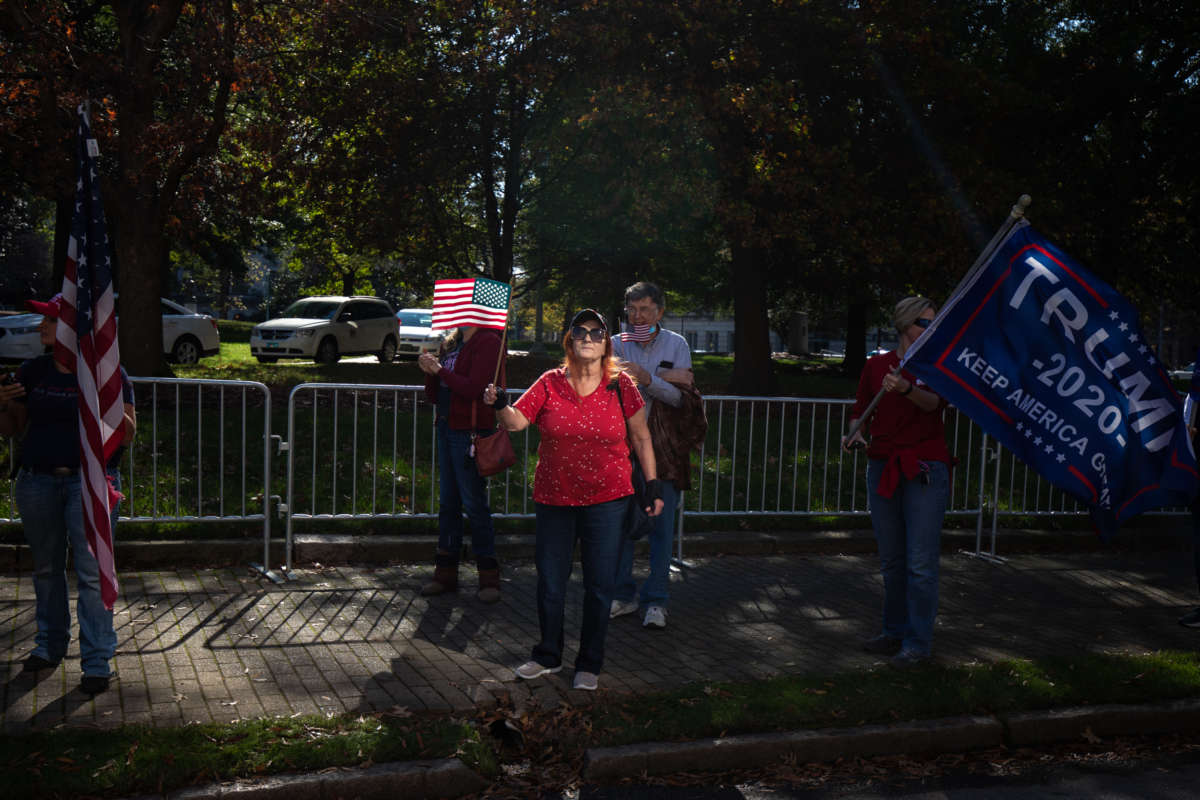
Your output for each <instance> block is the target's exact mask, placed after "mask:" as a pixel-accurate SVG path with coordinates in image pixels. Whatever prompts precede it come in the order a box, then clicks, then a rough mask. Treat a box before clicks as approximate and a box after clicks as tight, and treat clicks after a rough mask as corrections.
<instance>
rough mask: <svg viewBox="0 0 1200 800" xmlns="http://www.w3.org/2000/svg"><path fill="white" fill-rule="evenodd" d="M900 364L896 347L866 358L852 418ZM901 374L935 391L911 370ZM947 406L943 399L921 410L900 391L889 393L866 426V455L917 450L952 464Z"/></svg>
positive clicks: (889, 455) (884, 456) (924, 456)
mask: <svg viewBox="0 0 1200 800" xmlns="http://www.w3.org/2000/svg"><path fill="white" fill-rule="evenodd" d="M899 364H900V357H899V356H898V355H896V351H895V350H892V351H891V352H888V353H883V354H881V355H877V356H872V357H871V358H868V359H867V363H866V366H864V367H863V371H862V377H861V378H859V381H858V396H857V398H856V399H855V402H854V409H853V411H851V412H850V416H851V417H853V418H858V417H861V416H862V413H863V411H865V410H866V408H867V406H868V405H870V404H871V400H872V399H874V397H875V395H876V394H878V393H879V389H880V388H881V387H882V386H883V378H884V376H885V375H887V374H888V373H889V372H891V371H892V370H894V369H895V368H896V367H897V366H898V365H899ZM900 374H901V375H902V376H903V377H904V379H905V380H909V381H912V382H913V385H915V386H919V387H921V388H922V389H924V390H925V391H927V392H930V391H933V390H932V389H930V388H929V387H928V386H926V385H925V384H923V383H922V382H921V381H919V380H917V377H916V376H915V375H913V374H912V373H911V372H909V371H907V370H901V372H900ZM939 400H940V398H939ZM945 408H946V401H945V400H941V402H939V403H938V406H937V408H935V409H934V410H933V411H922V410H921V409H919V408H917V406H916V404H915V403H913V402H912V400H910V399H909V398H907V397H905V396H904V395H902V394H900V393H899V392H888V393H887V394H885V395H884V396H883V398H882V399H880V401H879V405H877V406H875V411H874V413H873V414H872V415H871V419H870V420H868V421H867V422H868V424H867V425H866V426H864V432H870V434H871V435H870V442H871V444H870V446H869V447H868V448H867V457H868V458H881V459H890V458H892V457H893V456H897V455H900V454H901V453H904V452H906V451H914V452H915V454H916V455H917V457H918V458H920V459H922V460H925V461H944V462H945V463H947V464H950V463H953V459H952V457H951V456H950V451H949V450H948V449H946V429H945V425H944V424H943V421H942V412H943V410H944V409H945Z"/></svg>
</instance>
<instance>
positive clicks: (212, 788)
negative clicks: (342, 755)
mask: <svg viewBox="0 0 1200 800" xmlns="http://www.w3.org/2000/svg"><path fill="white" fill-rule="evenodd" d="M487 785H488V783H487V781H486V780H484V779H483V778H482V777H480V776H479V775H477V774H476V773H475V772H474V771H473V770H471V769H470V768H468V767H467V766H466V765H465V764H463V763H462V762H461V761H459V760H458V759H457V758H443V759H438V760H436V761H400V762H394V763H389V764H376V765H374V766H371V767H365V768H362V769H358V768H352V769H337V770H330V771H328V772H317V773H313V774H302V773H285V774H282V775H275V776H272V777H270V778H262V779H256V780H237V781H229V782H226V783H214V784H210V785H209V786H199V787H194V788H189V789H181V790H179V791H176V792H169V793H167V794H152V795H141V796H140V797H137V798H131V800H151V798H154V800H217V798H253V800H324V798H331V797H355V798H362V800H373V799H374V798H379V800H392V798H396V797H404V798H409V797H411V798H426V797H428V798H434V797H461V796H462V795H465V794H471V793H473V792H478V791H481V790H482V789H484V788H486V787H487Z"/></svg>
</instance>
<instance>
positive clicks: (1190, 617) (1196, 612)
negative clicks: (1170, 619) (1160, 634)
mask: <svg viewBox="0 0 1200 800" xmlns="http://www.w3.org/2000/svg"><path fill="white" fill-rule="evenodd" d="M1179 624H1180V625H1182V626H1183V627H1185V628H1200V606H1197V607H1195V608H1193V609H1192V610H1191V611H1189V612H1187V613H1186V614H1184V615H1183V616H1182V617H1180V618H1179Z"/></svg>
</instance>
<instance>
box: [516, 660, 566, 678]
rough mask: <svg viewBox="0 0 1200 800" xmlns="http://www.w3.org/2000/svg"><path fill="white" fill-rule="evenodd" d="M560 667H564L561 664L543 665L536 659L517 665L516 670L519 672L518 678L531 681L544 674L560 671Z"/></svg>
mask: <svg viewBox="0 0 1200 800" xmlns="http://www.w3.org/2000/svg"><path fill="white" fill-rule="evenodd" d="M560 669H562V666H561V665H560V666H557V667H543V666H542V665H541V664H539V663H538V662H536V661H526V662H525V663H524V664H522V665H521V666H519V667H517V668H516V669H515V670H514V672H516V673H517V677H518V678H523V679H524V680H527V681H531V680H533V679H534V678H540V677H542V676H543V675H549V674H551V673H554V672H558V671H559V670H560Z"/></svg>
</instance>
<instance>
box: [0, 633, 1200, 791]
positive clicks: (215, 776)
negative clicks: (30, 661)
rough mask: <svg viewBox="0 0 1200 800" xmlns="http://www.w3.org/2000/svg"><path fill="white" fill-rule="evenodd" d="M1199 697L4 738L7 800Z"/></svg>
mask: <svg viewBox="0 0 1200 800" xmlns="http://www.w3.org/2000/svg"><path fill="white" fill-rule="evenodd" d="M1197 695H1200V655H1198V654H1197V653H1195V652H1177V651H1163V652H1158V653H1148V654H1139V655H1117V654H1078V655H1074V656H1070V657H1061V658H1050V659H1041V660H1034V661H1026V660H1006V661H1000V662H997V663H994V664H970V665H963V666H955V667H941V666H929V667H924V668H921V669H917V670H914V671H912V672H905V673H897V672H894V671H890V670H887V669H874V670H864V671H855V672H845V673H837V674H829V675H803V676H788V677H781V678H775V679H771V680H765V681H758V682H752V683H719V684H707V685H694V686H689V687H686V688H683V689H680V690H677V691H672V692H666V693H659V694H652V695H643V696H638V697H634V698H626V699H621V700H617V701H614V700H612V699H609V700H606V701H605V702H601V703H597V704H596V705H594V706H591V707H589V708H585V709H583V711H582V713H579V714H570V713H564V712H563V709H551V710H547V711H534V712H530V713H527V714H526V715H525V716H524V717H522V718H521V719H520V723H521V727H522V731H523V734H524V736H525V739H526V742H527V748H526V752H525V754H521V755H518V754H515V753H513V752H512V751H507V750H505V749H504V748H503V747H502V746H501V744H500V743H498V742H496V741H495V740H493V739H492V738H491V737H490V736H489V735H488V734H487V733H486V730H487V726H488V723H490V722H491V721H493V720H495V719H497V718H498V717H499V716H500V715H501V714H502V713H503V711H502V710H501V711H499V712H498V711H480V712H478V716H477V717H476V718H475V719H474V720H466V721H464V720H462V719H458V718H454V717H452V716H450V715H428V714H425V715H412V714H409V713H408V712H407V711H398V712H397V713H394V714H386V713H385V714H372V715H359V716H340V717H301V718H295V719H293V718H267V719H261V720H251V721H243V722H237V723H232V724H228V725H213V724H209V725H191V726H186V727H182V728H157V729H156V728H148V727H143V726H130V727H123V728H119V729H117V730H115V731H96V730H91V729H69V728H58V729H55V730H51V731H47V732H39V733H34V734H29V735H25V736H5V737H0V748H2V750H0V751H2V752H3V753H4V754H5V755H4V756H3V759H4V760H3V762H0V763H3V764H4V765H5V767H6V778H7V780H8V787H7V792H6V796H8V797H77V796H81V795H88V796H97V797H119V796H126V795H130V794H135V793H142V792H150V791H154V792H166V791H171V790H174V789H178V788H180V787H183V786H186V785H189V784H192V783H197V782H203V781H212V780H226V779H231V778H238V777H255V776H262V775H269V774H273V773H278V772H287V771H315V770H320V769H325V768H329V767H344V766H354V765H362V764H369V763H377V762H383V761H398V760H411V759H428V758H444V757H450V756H454V755H458V756H460V757H462V758H463V760H464V761H465V762H466V763H467V764H468V765H470V766H471V767H473V768H474V769H476V770H478V771H479V772H481V773H482V774H484V775H485V776H488V777H495V776H497V775H498V774H499V773H500V770H501V766H500V765H501V763H502V762H504V760H505V759H506V758H516V759H517V760H520V759H524V758H527V757H530V756H532V758H533V759H534V761H535V762H536V761H539V760H555V759H562V760H565V761H572V760H574V761H576V762H577V761H578V756H579V755H580V751H581V750H582V749H583V748H586V747H594V746H608V745H619V744H632V743H637V742H646V741H684V740H693V739H699V738H709V737H719V736H726V735H733V734H739V733H758V732H772V731H785V730H800V729H812V728H844V727H854V726H858V725H866V724H873V723H885V722H891V721H896V720H912V719H935V718H938V717H947V716H957V715H965V714H993V713H1001V712H1017V711H1031V710H1037V709H1048V708H1056V707H1065V706H1079V705H1103V704H1109V703H1141V702H1156V701H1167V700H1176V699H1180V698H1187V697H1195V696H1197Z"/></svg>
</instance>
